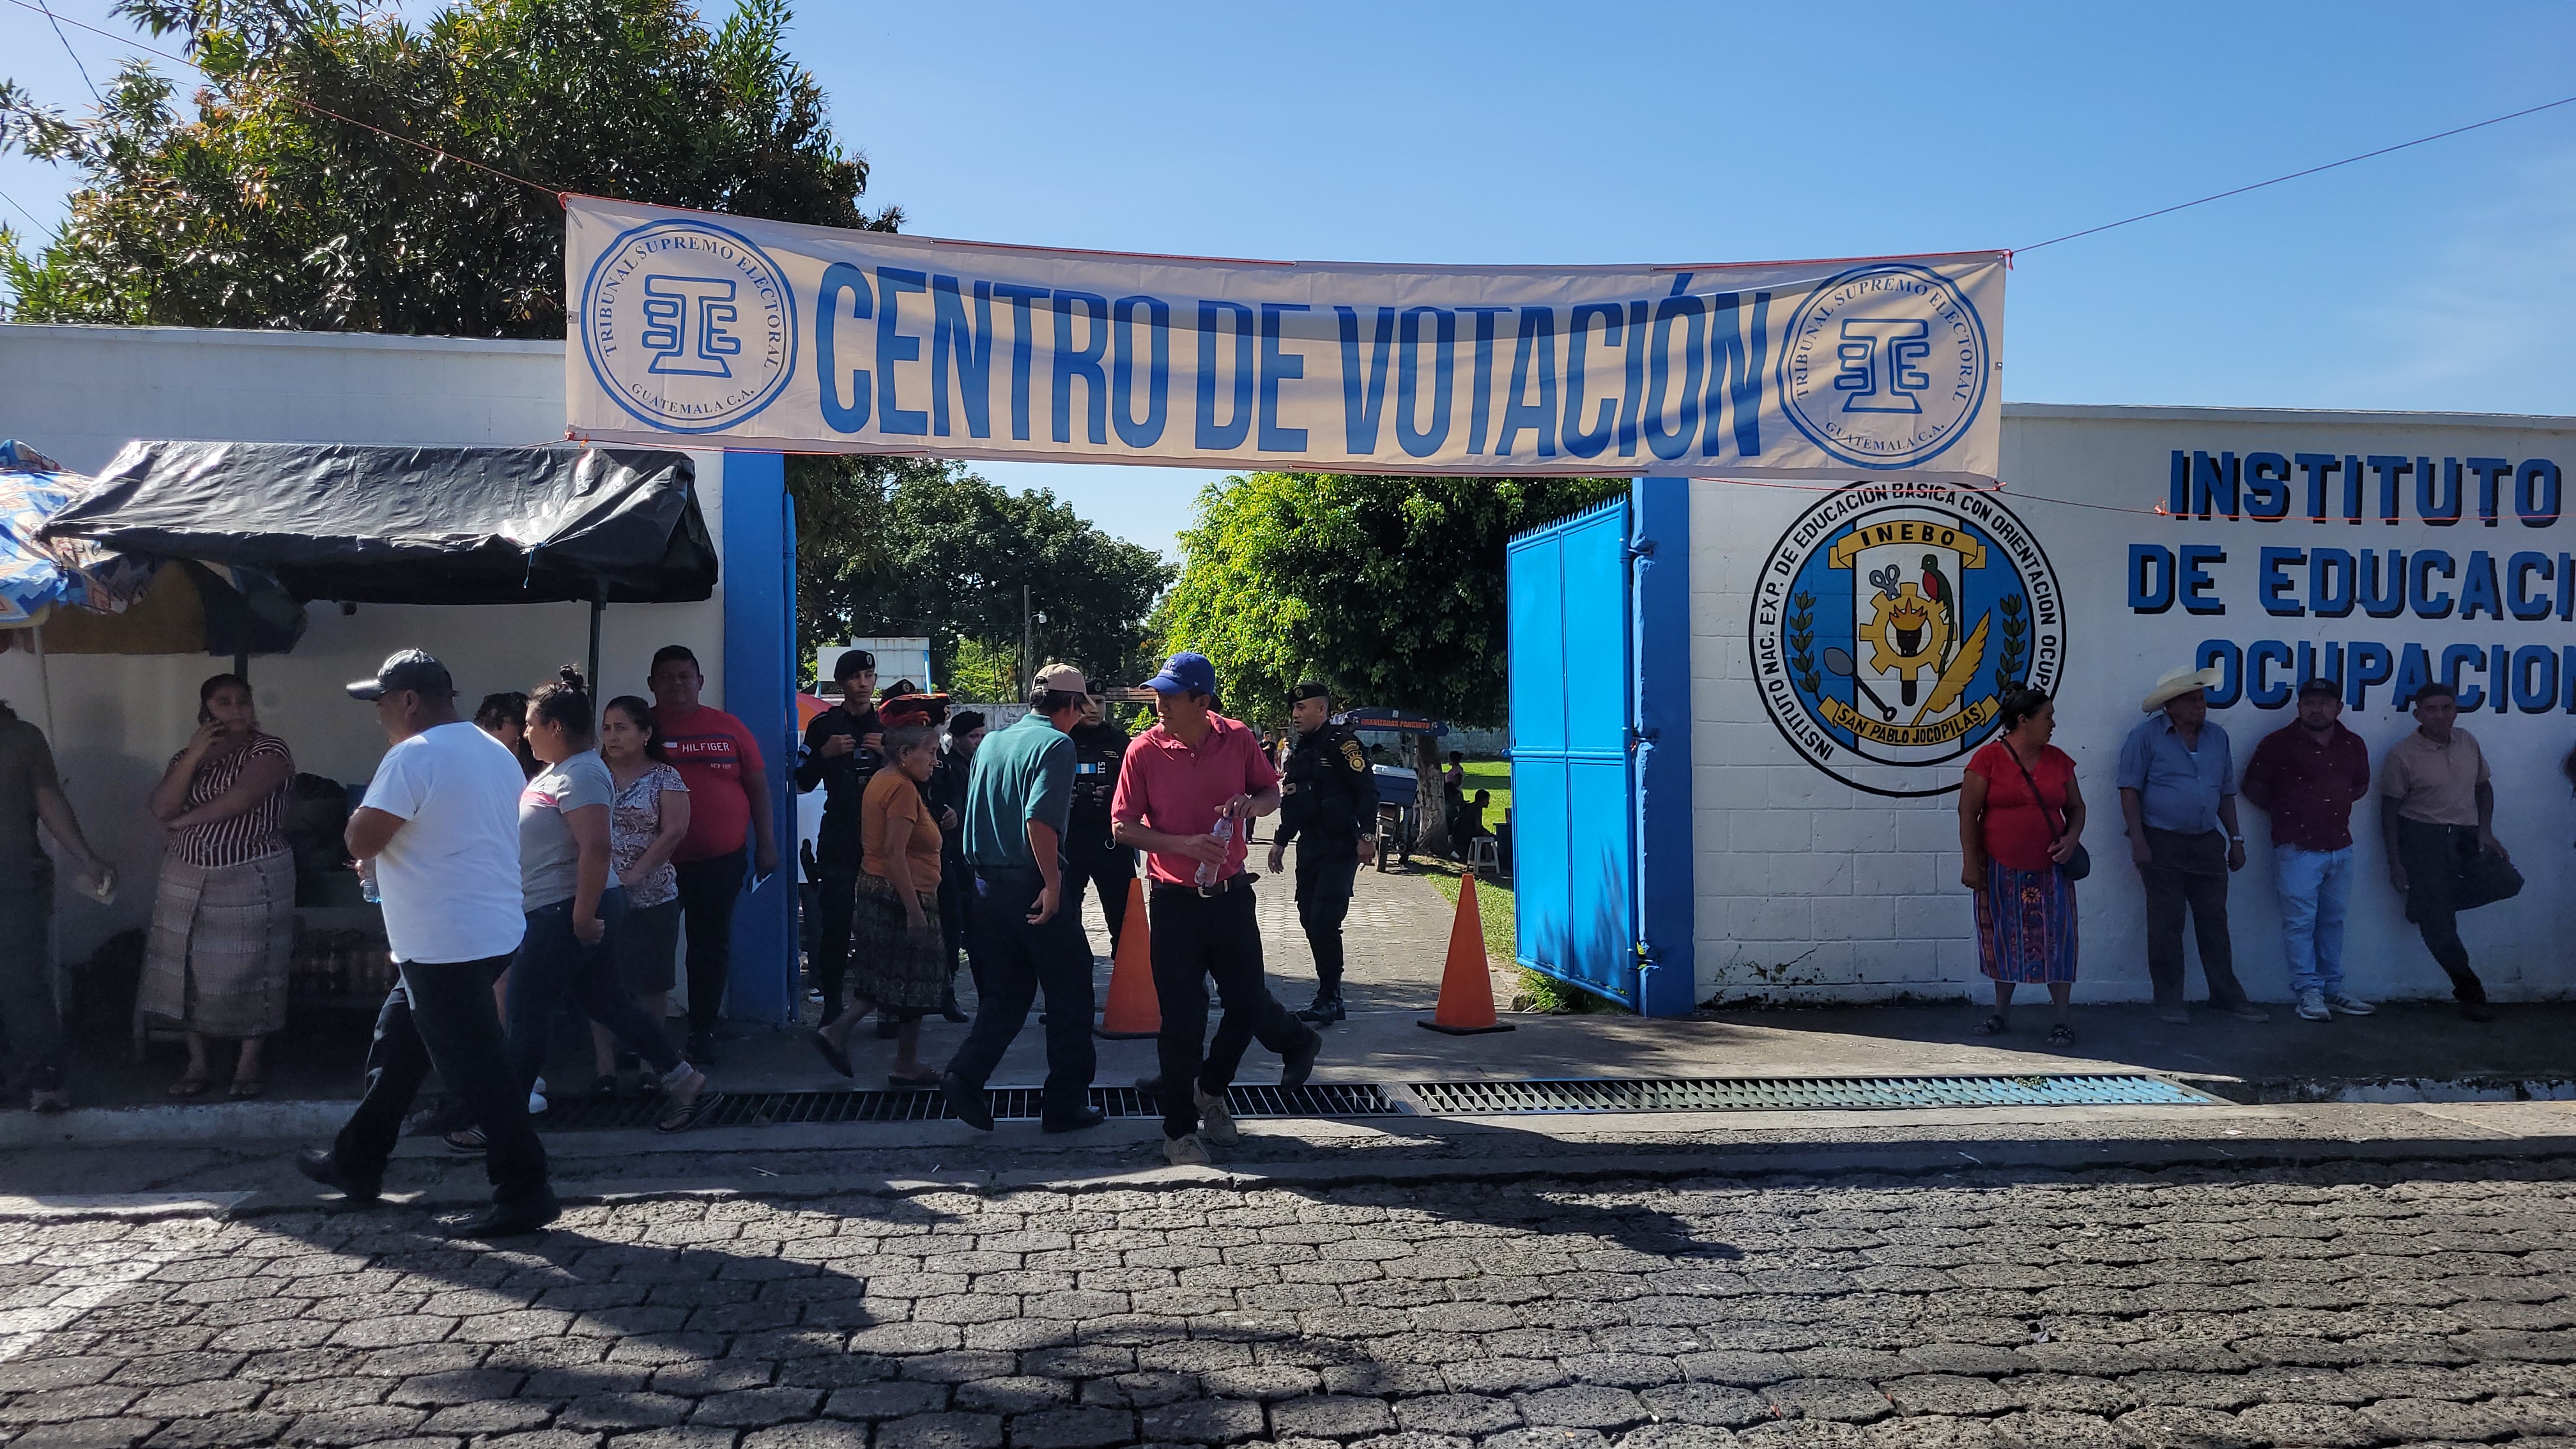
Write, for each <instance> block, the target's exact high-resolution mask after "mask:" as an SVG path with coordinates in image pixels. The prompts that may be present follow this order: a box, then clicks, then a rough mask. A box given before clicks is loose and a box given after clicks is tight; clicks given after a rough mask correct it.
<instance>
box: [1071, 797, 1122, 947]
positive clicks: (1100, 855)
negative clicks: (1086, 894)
mask: <svg viewBox="0 0 2576 1449" xmlns="http://www.w3.org/2000/svg"><path fill="white" fill-rule="evenodd" d="M1108 833H1109V832H1108V830H1107V828H1106V827H1105V826H1104V827H1103V828H1101V829H1099V830H1097V831H1095V830H1093V829H1091V828H1090V827H1089V826H1086V825H1076V826H1074V827H1072V829H1071V830H1070V831H1069V832H1068V833H1067V834H1066V836H1065V843H1064V907H1065V909H1066V910H1067V911H1070V912H1072V913H1073V915H1074V918H1075V919H1077V920H1079V919H1081V916H1082V887H1083V885H1084V883H1085V882H1089V883H1090V884H1091V885H1092V886H1093V887H1094V888H1096V889H1097V890H1098V891H1099V892H1100V913H1101V914H1102V915H1104V916H1106V917H1108V918H1109V951H1110V954H1111V955H1112V956H1115V955H1116V954H1117V952H1118V938H1119V934H1120V933H1121V932H1123V931H1125V930H1126V929H1127V889H1128V887H1127V883H1128V882H1129V881H1131V880H1134V879H1135V878H1136V852H1134V851H1132V850H1128V849H1125V848H1124V847H1121V846H1116V845H1111V844H1109V843H1108ZM1095 836H1096V837H1098V838H1094V837H1095Z"/></svg>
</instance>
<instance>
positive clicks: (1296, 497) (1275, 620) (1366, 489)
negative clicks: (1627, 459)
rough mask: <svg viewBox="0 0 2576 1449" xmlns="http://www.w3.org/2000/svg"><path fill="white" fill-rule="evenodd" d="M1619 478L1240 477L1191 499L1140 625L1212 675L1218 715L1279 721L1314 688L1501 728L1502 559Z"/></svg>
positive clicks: (1620, 488)
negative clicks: (1186, 524) (1306, 684)
mask: <svg viewBox="0 0 2576 1449" xmlns="http://www.w3.org/2000/svg"><path fill="white" fill-rule="evenodd" d="M1627 486H1628V484H1627V481H1626V480H1625V479H1618V478H1529V479H1512V478H1387V477H1359V476H1350V475H1342V474H1331V473H1254V474H1250V475H1248V476H1237V477H1231V478H1226V479H1224V480H1222V481H1220V482H1217V483H1212V484H1210V485H1208V487H1207V488H1206V489H1205V490H1204V491H1203V492H1201V493H1200V495H1199V501H1198V517H1197V521H1196V523H1195V524H1194V525H1193V526H1191V527H1190V528H1188V529H1185V530H1183V531H1182V533H1181V551H1182V556H1183V563H1182V567H1181V575H1180V581H1179V583H1178V584H1177V585H1176V586H1174V588H1173V589H1172V591H1171V593H1170V594H1169V595H1168V596H1166V597H1165V599H1164V601H1163V605H1162V607H1161V609H1160V610H1158V611H1157V613H1156V615H1155V618H1154V625H1155V631H1156V633H1157V635H1158V636H1159V637H1160V638H1161V640H1162V642H1163V643H1164V644H1165V645H1167V646H1168V647H1170V648H1173V649H1197V650H1199V651H1200V652H1201V653H1204V654H1206V655H1207V656H1208V658H1209V659H1210V660H1212V661H1214V662H1215V664H1216V666H1217V670H1218V677H1219V679H1220V681H1221V683H1222V686H1223V688H1224V690H1225V693H1226V695H1227V697H1228V702H1229V713H1231V712H1234V711H1237V710H1240V711H1242V712H1243V713H1244V715H1245V716H1246V717H1248V718H1252V719H1258V720H1263V721H1265V722H1269V721H1275V720H1278V719H1282V718H1285V716H1286V714H1287V704H1286V701H1287V698H1288V691H1289V689H1290V688H1291V687H1292V686H1294V685H1295V684H1296V683H1297V681H1298V680H1300V679H1303V678H1307V677H1314V678H1320V679H1323V680H1325V681H1326V682H1328V683H1330V684H1332V685H1333V686H1334V689H1335V692H1336V695H1337V697H1338V698H1340V699H1342V700H1344V701H1346V702H1348V703H1351V704H1366V705H1388V706H1392V707H1394V708H1396V709H1409V710H1418V711H1420V712H1422V713H1424V714H1429V715H1436V716H1438V717H1440V718H1442V719H1445V720H1448V721H1449V722H1451V723H1452V724H1458V725H1465V726H1469V727H1473V728H1485V727H1491V726H1494V725H1498V724H1500V723H1502V720H1503V665H1504V639H1503V546H1504V544H1505V543H1507V542H1508V541H1509V540H1510V539H1511V536H1512V535H1513V534H1515V533H1519V532H1521V531H1523V530H1525V529H1529V528H1533V527H1535V526H1537V525H1539V524H1541V523H1545V522H1547V521H1549V520H1550V519H1554V518H1561V517H1563V516H1565V515H1566V514H1569V513H1573V512H1576V511H1579V510H1581V509H1583V508H1586V507H1589V506H1590V505H1592V504H1594V503H1597V502H1600V501H1601V500H1603V499H1605V498H1612V497H1616V496H1618V495H1619V494H1621V493H1623V492H1625V491H1626V489H1627Z"/></svg>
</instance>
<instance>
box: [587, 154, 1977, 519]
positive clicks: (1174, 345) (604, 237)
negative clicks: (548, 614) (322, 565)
mask: <svg viewBox="0 0 2576 1449" xmlns="http://www.w3.org/2000/svg"><path fill="white" fill-rule="evenodd" d="M564 266H565V286H566V295H567V296H568V297H570V298H571V299H572V307H571V314H572V318H573V322H572V329H573V332H574V333H575V337H574V339H573V342H572V345H570V346H568V347H566V348H565V351H564V372H565V377H564V381H565V388H564V392H565V400H566V407H567V411H568V413H569V418H568V421H569V424H570V428H571V433H572V435H573V436H574V437H577V438H581V439H586V440H601V441H621V442H637V443H652V444H661V445H665V446H675V445H678V444H680V443H683V442H689V443H692V444H693V445H695V446H700V447H705V446H717V447H728V448H740V449H746V450H761V449H783V450H790V451H800V450H818V449H819V450H826V451H836V452H864V453H927V454H933V455H936V456H939V457H944V458H1003V459H1008V458H1032V459H1054V460H1058V461H1069V460H1077V459H1081V460H1090V461H1096V462H1116V463H1168V464H1177V465H1187V466H1194V467H1217V468H1247V469H1248V468H1272V469H1288V470H1302V471H1323V472H1340V473H1463V474H1522V473H1527V474H1538V473H1558V474H1635V473H1668V474H1669V473H1695V474H1703V475H1719V476H1727V477H1789V478H1850V477H1853V476H1856V475H1858V474H1862V473H1870V474H1902V475H1906V476H1910V477H1915V478H1923V479H1947V480H1952V481H1959V482H1980V481H1987V480H1991V479H1992V478H1993V477H1994V474H1995V471H1996V461H1997V436H1998V431H1999V429H1998V422H1997V419H1998V418H1999V416H2000V414H2001V411H2002V405H2001V401H2000V392H2001V388H2000V385H1999V381H1998V373H1999V371H2000V369H2001V367H2002V365H2003V364H2002V343H2003V308H2004V272H2005V267H2004V258H2003V255H2002V254H2001V253H1999V252H1972V253H1958V254H1951V255H1944V256H1932V257H1883V258H1843V259H1838V260H1833V261H1815V262H1763V263H1752V264H1740V265H1739V264H1720V265H1709V266H1633V267H1432V266H1399V265H1381V264H1365V263H1342V262H1258V261H1231V260H1207V259H1200V258H1190V257H1155V256H1138V255H1130V254H1125V253H1104V252H1077V251H1050V250H1046V249H1042V248H1035V247H1006V246H988V245H985V244H982V243H976V242H952V241H937V240H933V239H930V238H926V237H911V236H899V235H889V234H886V233H881V232H865V231H842V230H837V229H833V228H828V227H813V226H792V225H788V224H785V223H781V222H767V221H755V220H751V219H748V218H743V217H732V216H718V215H713V214H710V213H705V212H689V211H670V210H665V209H661V208H656V207H647V206H634V205H628V204H626V203H623V202H614V201H603V200H599V199H597V198H593V197H583V196H575V197H569V198H567V199H566V247H565V256H564Z"/></svg>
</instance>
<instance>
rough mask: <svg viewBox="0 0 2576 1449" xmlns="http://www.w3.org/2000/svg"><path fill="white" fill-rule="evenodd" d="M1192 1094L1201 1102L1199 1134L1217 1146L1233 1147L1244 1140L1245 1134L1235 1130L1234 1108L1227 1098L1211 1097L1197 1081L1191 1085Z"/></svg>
mask: <svg viewBox="0 0 2576 1449" xmlns="http://www.w3.org/2000/svg"><path fill="white" fill-rule="evenodd" d="M1190 1095H1191V1096H1192V1097H1193V1098H1195V1099H1197V1101H1198V1104H1199V1130H1198V1134H1197V1135H1199V1136H1201V1137H1204V1138H1206V1139H1207V1140H1208V1142H1209V1143H1210V1144H1211V1145H1213V1146H1217V1147H1232V1146H1233V1145H1234V1144H1236V1143H1238V1142H1240V1141H1242V1140H1243V1134H1242V1133H1241V1132H1238V1131H1236V1130H1235V1126H1234V1108H1233V1107H1231V1106H1229V1105H1227V1103H1226V1100H1225V1098H1223V1097H1211V1096H1209V1095H1208V1094H1207V1090H1206V1089H1205V1088H1203V1087H1200V1086H1198V1085H1197V1084H1195V1083H1193V1084H1192V1085H1191V1087H1190Z"/></svg>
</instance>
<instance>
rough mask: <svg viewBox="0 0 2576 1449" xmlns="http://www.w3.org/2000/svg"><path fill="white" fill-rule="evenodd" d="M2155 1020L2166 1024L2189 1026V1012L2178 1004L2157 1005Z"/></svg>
mask: <svg viewBox="0 0 2576 1449" xmlns="http://www.w3.org/2000/svg"><path fill="white" fill-rule="evenodd" d="M2156 1020H2158V1021H2161V1022H2163V1023H2165V1024H2166V1025H2167V1026H2189V1025H2191V1013H2190V1012H2188V1011H2185V1010H2183V1009H2182V1008H2181V1007H2179V1006H2159V1007H2157V1008H2156Z"/></svg>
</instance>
